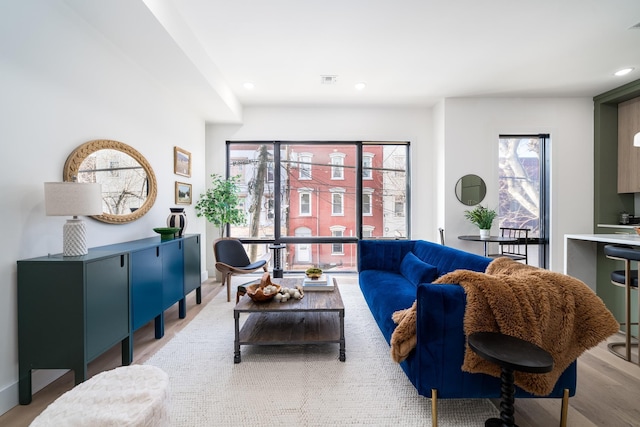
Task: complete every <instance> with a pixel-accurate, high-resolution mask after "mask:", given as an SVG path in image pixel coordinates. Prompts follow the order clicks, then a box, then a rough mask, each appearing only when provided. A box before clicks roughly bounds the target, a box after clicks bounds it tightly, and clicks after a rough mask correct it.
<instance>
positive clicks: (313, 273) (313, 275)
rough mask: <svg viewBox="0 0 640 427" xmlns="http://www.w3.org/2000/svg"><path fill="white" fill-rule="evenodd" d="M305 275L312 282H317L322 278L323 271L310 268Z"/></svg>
mask: <svg viewBox="0 0 640 427" xmlns="http://www.w3.org/2000/svg"><path fill="white" fill-rule="evenodd" d="M305 273H306V275H307V277H308V278H310V279H312V280H317V279H319V278H320V276H322V269H321V268H317V267H310V268H307V269H306V270H305Z"/></svg>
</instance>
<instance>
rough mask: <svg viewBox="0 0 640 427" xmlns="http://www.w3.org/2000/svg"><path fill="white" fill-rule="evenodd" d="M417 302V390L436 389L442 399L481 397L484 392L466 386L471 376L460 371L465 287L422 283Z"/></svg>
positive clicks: (462, 360) (462, 354)
mask: <svg viewBox="0 0 640 427" xmlns="http://www.w3.org/2000/svg"><path fill="white" fill-rule="evenodd" d="M417 301H418V304H417V319H419V320H418V322H417V325H416V333H417V344H416V350H417V351H416V357H417V360H416V362H417V366H416V368H417V369H416V370H417V372H416V373H417V374H418V378H419V381H418V382H419V385H418V390H431V389H437V390H438V395H439V397H442V398H448V397H453V398H456V397H459V396H460V395H461V394H464V395H465V396H464V397H467V398H473V397H482V392H481V390H477V389H476V388H475V387H473V386H472V385H470V384H465V383H467V382H468V381H469V374H465V373H464V372H463V371H462V370H461V369H460V368H461V366H462V363H463V362H464V353H465V345H466V340H465V335H464V323H463V322H464V311H465V306H466V297H465V293H464V289H463V288H462V286H459V285H431V284H420V285H419V286H418V291H417ZM476 392H477V393H478V395H477V396H476V395H475V393H476ZM467 393H470V395H467Z"/></svg>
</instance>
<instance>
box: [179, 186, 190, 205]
mask: <svg viewBox="0 0 640 427" xmlns="http://www.w3.org/2000/svg"><path fill="white" fill-rule="evenodd" d="M190 204H191V184H187V183H186V182H178V181H176V205H190Z"/></svg>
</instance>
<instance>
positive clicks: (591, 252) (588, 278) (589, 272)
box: [564, 225, 640, 293]
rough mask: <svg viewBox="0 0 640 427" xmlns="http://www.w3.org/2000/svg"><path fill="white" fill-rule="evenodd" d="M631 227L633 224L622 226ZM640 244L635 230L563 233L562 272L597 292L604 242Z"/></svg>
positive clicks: (639, 237) (639, 238)
mask: <svg viewBox="0 0 640 427" xmlns="http://www.w3.org/2000/svg"><path fill="white" fill-rule="evenodd" d="M618 227H627V228H631V229H632V228H633V226H623V225H620V226H618ZM609 243H616V244H620V245H630V246H640V236H638V235H637V234H636V233H635V232H634V233H633V234H631V233H615V234H565V236H564V273H565V274H568V275H570V276H573V277H576V278H578V279H580V280H582V281H583V282H585V283H586V284H587V285H588V286H589V287H590V288H591V289H592V290H593V291H594V292H596V293H597V278H598V274H597V273H598V264H599V262H598V261H599V258H600V257H604V254H603V253H601V252H602V250H601V249H599V247H600V246H604V245H605V244H609Z"/></svg>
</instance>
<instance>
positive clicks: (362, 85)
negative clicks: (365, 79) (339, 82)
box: [355, 82, 367, 90]
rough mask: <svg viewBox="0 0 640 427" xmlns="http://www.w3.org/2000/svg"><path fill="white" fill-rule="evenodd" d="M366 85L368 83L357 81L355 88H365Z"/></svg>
mask: <svg viewBox="0 0 640 427" xmlns="http://www.w3.org/2000/svg"><path fill="white" fill-rule="evenodd" d="M365 87H367V85H366V83H362V82H360V83H356V85H355V88H356V90H363V89H364V88H365Z"/></svg>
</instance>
